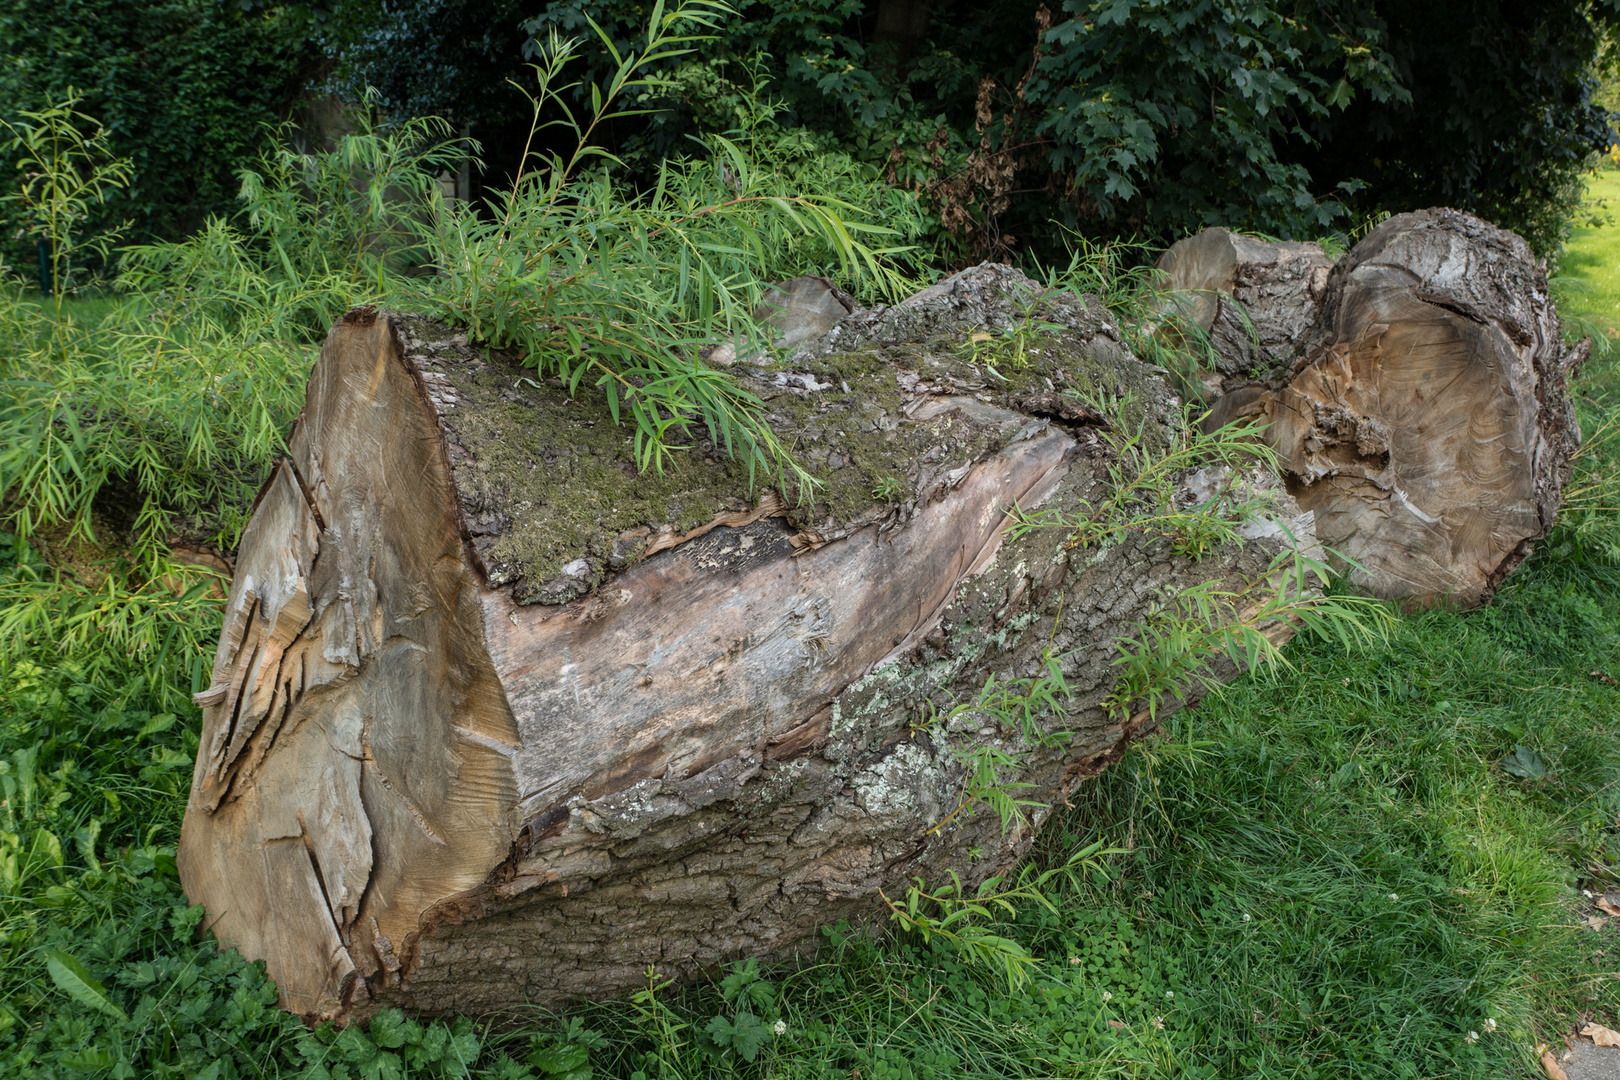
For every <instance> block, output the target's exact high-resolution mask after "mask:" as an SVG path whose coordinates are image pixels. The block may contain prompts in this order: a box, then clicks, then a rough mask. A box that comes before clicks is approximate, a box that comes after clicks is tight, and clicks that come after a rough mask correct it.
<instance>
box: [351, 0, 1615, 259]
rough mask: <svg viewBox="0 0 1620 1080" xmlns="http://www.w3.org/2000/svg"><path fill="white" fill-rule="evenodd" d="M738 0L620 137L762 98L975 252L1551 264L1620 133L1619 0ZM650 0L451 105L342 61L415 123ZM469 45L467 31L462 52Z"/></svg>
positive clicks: (629, 146)
mask: <svg viewBox="0 0 1620 1080" xmlns="http://www.w3.org/2000/svg"><path fill="white" fill-rule="evenodd" d="M375 2H376V3H378V4H381V5H382V7H383V8H384V9H386V10H387V11H388V12H389V13H390V14H389V18H390V19H391V20H393V22H392V23H391V24H390V25H394V26H398V27H414V28H415V29H414V30H412V31H411V33H412V34H415V35H416V37H412V38H411V40H417V39H418V38H420V37H421V36H422V35H430V34H431V33H432V32H433V29H434V27H435V26H445V25H450V26H452V28H453V26H454V25H458V24H455V23H453V22H451V23H446V21H445V13H446V11H447V10H448V8H447V5H454V6H455V9H456V10H457V11H462V10H468V11H470V10H471V7H472V6H474V5H478V6H479V10H480V11H482V10H483V9H484V8H491V9H493V8H497V7H499V8H501V11H502V12H504V14H503V15H501V18H502V19H512V18H514V17H515V13H516V10H517V9H510V10H509V9H507V8H504V7H501V5H502V4H503V3H504V2H505V0H375ZM733 6H734V8H735V14H734V15H733V16H732V17H730V18H728V19H726V20H725V21H724V23H723V24H722V25H721V26H720V27H719V31H718V34H717V35H716V37H715V38H714V39H713V40H712V41H710V42H708V43H706V44H705V45H704V46H703V47H702V49H701V50H700V51H699V52H698V53H697V54H696V55H694V56H688V57H682V58H679V59H678V60H677V59H672V60H671V61H670V62H669V63H668V64H667V65H665V66H664V69H663V70H662V72H660V74H661V75H662V76H663V82H662V84H661V85H660V86H659V87H657V88H655V89H650V90H648V91H647V92H646V94H645V95H644V98H645V100H644V101H643V102H642V104H643V105H644V107H647V108H649V109H651V110H652V111H651V112H650V113H649V114H648V115H647V116H645V117H639V118H637V119H636V120H635V121H634V122H631V123H621V124H619V125H617V126H615V127H614V128H612V129H610V130H608V131H606V132H604V133H603V137H604V138H605V139H606V140H607V141H609V142H611V143H612V144H613V145H614V146H615V147H616V148H617V149H618V150H619V151H620V152H621V155H622V156H623V157H624V158H625V160H626V161H627V162H628V163H629V164H630V165H631V166H632V167H637V168H641V169H650V167H651V162H652V161H653V160H655V159H657V158H658V157H661V156H664V155H667V154H678V153H680V152H682V148H683V147H684V146H686V145H689V144H688V143H686V141H685V137H686V136H688V135H698V136H702V135H704V134H707V133H712V132H724V131H726V130H730V129H735V128H736V127H737V126H738V125H739V124H745V123H746V122H747V120H748V117H749V114H750V110H751V108H752V107H753V104H752V103H753V102H755V101H756V100H757V99H758V98H759V97H760V96H761V94H763V95H764V96H766V97H768V98H769V99H771V100H772V101H773V102H775V103H776V104H778V105H780V107H781V108H782V110H783V116H782V120H783V122H784V124H786V125H787V126H789V127H798V128H800V129H801V130H803V131H804V132H806V133H807V134H808V135H809V137H811V138H814V139H817V140H822V141H823V144H824V145H837V146H839V147H840V148H843V149H846V150H847V151H849V152H850V153H852V154H854V155H855V156H856V157H857V158H858V159H861V160H863V161H865V162H867V163H869V164H872V165H875V166H877V167H879V168H882V169H883V170H885V172H886V174H887V176H888V178H889V179H890V181H891V182H893V183H896V184H899V185H902V186H906V187H910V188H912V189H914V190H917V191H919V192H922V193H924V194H925V195H926V196H928V198H929V199H930V201H931V204H932V206H933V210H934V213H935V214H936V216H937V218H938V221H939V225H938V226H937V229H938V230H939V232H940V233H941V234H942V236H947V237H950V238H954V241H955V244H956V245H957V250H958V254H961V255H971V256H983V255H998V256H1006V255H1008V254H1010V253H1012V252H1013V251H1015V250H1029V249H1033V250H1034V252H1035V253H1036V254H1038V255H1049V254H1051V252H1050V251H1049V250H1047V249H1050V248H1052V247H1055V246H1056V245H1055V244H1054V243H1053V242H1052V238H1053V234H1052V231H1051V230H1050V228H1049V227H1048V224H1047V223H1048V221H1049V220H1051V219H1054V218H1056V219H1057V220H1058V221H1059V222H1060V223H1061V224H1063V225H1065V226H1068V227H1070V228H1074V229H1077V230H1079V231H1081V232H1083V233H1085V234H1087V235H1090V236H1092V237H1109V236H1125V235H1136V236H1138V237H1144V238H1149V239H1153V240H1159V241H1164V240H1170V239H1174V238H1175V237H1176V236H1178V235H1180V234H1183V233H1185V232H1187V231H1190V230H1193V229H1197V228H1200V227H1202V226H1204V225H1208V224H1224V225H1230V226H1233V227H1236V228H1243V229H1250V230H1255V231H1260V232H1264V233H1271V234H1277V235H1284V236H1291V237H1315V236H1319V235H1322V234H1324V233H1327V232H1331V231H1334V230H1347V229H1349V228H1350V227H1352V226H1353V225H1354V224H1355V223H1356V221H1357V220H1359V219H1360V218H1362V217H1364V216H1366V215H1368V214H1371V213H1374V212H1377V211H1400V210H1405V209H1412V208H1416V207H1419V206H1426V205H1433V204H1438V203H1444V204H1449V205H1454V206H1459V207H1461V208H1464V209H1468V210H1472V211H1475V212H1477V213H1480V214H1482V215H1484V216H1486V217H1488V218H1491V219H1492V220H1495V221H1497V222H1499V223H1501V224H1503V225H1506V226H1509V227H1511V228H1514V229H1517V230H1519V231H1521V232H1523V233H1525V234H1526V235H1527V236H1528V237H1529V239H1530V240H1531V241H1532V243H1533V244H1534V245H1535V246H1536V247H1537V248H1538V249H1540V250H1542V251H1543V252H1551V251H1553V250H1555V249H1556V248H1557V247H1558V245H1559V244H1560V242H1561V238H1562V235H1563V232H1562V230H1563V229H1564V227H1565V222H1567V220H1568V219H1569V217H1570V215H1571V213H1572V212H1573V208H1574V204H1573V202H1572V199H1573V197H1574V195H1573V193H1574V191H1575V188H1574V182H1575V178H1576V177H1577V175H1578V173H1579V171H1580V170H1581V168H1582V167H1583V164H1584V162H1585V161H1586V159H1587V158H1588V156H1589V155H1590V154H1591V153H1592V152H1593V151H1594V150H1597V149H1600V148H1604V147H1606V146H1607V145H1608V144H1609V143H1610V142H1611V141H1613V138H1614V136H1613V133H1612V131H1611V130H1610V118H1609V114H1608V113H1607V112H1606V111H1605V110H1604V109H1602V108H1601V107H1600V106H1598V105H1597V104H1595V103H1594V101H1593V99H1592V94H1593V92H1594V90H1595V89H1596V84H1595V81H1594V75H1593V72H1594V69H1595V67H1596V66H1597V65H1598V64H1599V61H1600V59H1601V56H1600V48H1599V46H1600V42H1601V41H1602V40H1603V39H1604V38H1605V36H1606V35H1607V34H1609V33H1610V32H1611V31H1612V30H1613V29H1614V28H1615V27H1616V26H1620V3H1616V2H1615V0H1598V2H1594V0H1552V2H1550V3H1537V4H1531V3H1526V2H1520V0H1442V2H1440V3H1438V4H1435V5H1403V4H1396V3H1392V2H1389V0H1064V2H1063V3H1062V4H1061V5H1060V6H1058V5H1053V6H1051V7H1048V6H1047V5H1046V4H1045V3H1042V2H1041V0H993V2H991V3H987V4H975V5H969V4H966V3H964V2H962V0H934V2H933V3H927V2H926V0H799V2H796V3H793V4H771V3H765V2H763V0H737V2H736V3H735V4H734V5H733ZM644 8H645V5H644V4H639V3H633V2H630V0H613V2H608V3H601V2H587V0H551V2H550V3H548V4H547V5H546V6H545V8H544V10H543V11H541V12H539V13H538V14H536V15H534V16H533V17H532V18H529V19H528V20H527V21H526V22H525V23H524V24H523V26H524V29H525V30H526V31H527V33H528V34H529V35H530V40H529V44H528V45H527V46H525V47H524V48H517V47H515V46H514V45H513V44H512V42H514V41H515V40H516V37H515V36H511V35H509V36H507V37H506V38H504V39H503V40H505V41H506V42H507V44H506V45H505V46H503V50H504V51H502V52H501V53H500V55H499V56H498V57H497V56H495V55H493V54H488V55H487V56H485V60H486V62H484V63H481V64H478V65H473V64H460V65H459V66H458V67H457V68H456V71H457V78H458V79H459V80H460V82H458V83H457V84H456V86H455V88H454V91H453V92H451V91H449V90H443V91H440V90H435V89H434V87H435V86H436V85H438V82H439V81H442V79H441V71H440V68H439V67H436V66H434V65H435V64H441V62H440V61H434V62H433V63H431V64H429V65H428V66H427V68H426V69H424V70H422V71H419V72H418V71H410V70H406V69H404V68H403V67H402V66H401V65H400V64H399V63H398V62H397V61H396V62H392V63H393V66H392V67H387V68H384V67H381V66H378V64H377V63H376V62H375V61H374V60H372V59H370V58H371V57H372V56H373V55H374V50H373V49H372V46H371V45H370V44H367V42H374V41H375V40H376V35H375V33H373V34H372V37H370V38H364V39H356V40H355V41H354V42H353V43H351V44H345V41H344V39H343V35H342V34H338V35H335V36H334V37H333V39H332V41H331V45H332V47H333V48H334V49H335V50H336V55H338V57H339V59H340V66H343V67H344V70H346V71H348V72H349V73H350V77H351V80H353V81H355V82H356V83H357V84H358V83H359V82H365V81H377V80H376V79H373V78H372V75H377V76H379V77H381V76H384V75H386V76H388V77H389V78H394V79H395V80H396V83H397V85H396V84H395V83H391V84H390V85H394V86H395V90H394V91H393V95H392V100H395V101H397V102H399V103H400V104H401V105H402V106H403V107H406V108H408V109H416V110H421V109H426V108H427V107H428V106H429V105H430V104H433V103H434V102H435V101H437V102H438V103H439V107H440V108H444V107H447V106H450V105H453V104H454V103H455V102H459V101H471V100H473V99H474V97H475V93H474V91H475V90H477V89H478V88H480V87H483V88H486V89H487V88H491V87H497V86H498V85H499V84H500V83H501V81H502V80H503V79H504V78H506V77H508V76H510V75H512V74H513V73H514V72H515V71H517V70H518V69H520V68H521V66H522V63H523V55H521V54H523V53H524V50H525V49H527V51H528V53H530V54H532V53H533V52H534V51H535V43H536V42H537V41H539V40H541V39H543V38H544V36H545V35H546V34H547V33H549V32H551V31H553V30H556V31H559V32H561V33H563V34H566V35H574V36H582V37H586V38H594V34H593V33H592V30H591V26H592V24H593V23H594V24H595V25H597V26H600V27H601V28H602V29H603V30H604V31H605V32H606V34H607V36H608V38H609V39H611V40H612V41H614V42H615V43H616V44H617V46H618V47H619V49H620V51H621V52H622V50H623V48H624V47H625V45H626V44H627V43H628V42H629V41H630V40H631V39H632V38H633V36H634V34H635V32H636V30H637V28H638V27H639V26H640V25H642V22H643V19H644V16H645V12H644V10H643V9H644ZM907 27H909V28H910V29H909V30H907V29H906V28H907ZM897 28H898V29H897ZM390 32H393V31H390ZM502 32H503V33H505V31H504V30H503V31H502ZM454 33H455V31H454V30H453V29H452V30H451V31H450V36H451V38H453V37H454ZM406 36H410V35H406ZM401 40H404V39H403V38H402V39H401ZM477 40H483V39H481V38H480V39H477ZM470 47H471V46H469V45H468V44H467V43H466V42H465V41H463V42H461V43H460V44H457V43H456V42H455V41H454V40H450V41H448V42H447V52H446V53H445V54H444V55H449V56H452V57H453V56H456V55H459V54H458V53H457V52H456V50H457V49H463V48H470ZM368 50H371V51H368ZM481 55H483V54H481ZM582 67H583V68H584V72H583V73H584V74H585V76H586V78H587V81H588V80H589V78H590V77H591V76H593V75H600V73H601V72H603V71H605V70H607V69H608V68H609V67H611V56H610V54H609V50H608V49H607V48H606V47H605V46H604V45H601V44H599V43H597V42H595V41H589V42H588V43H587V47H586V49H585V53H584V59H583V62H582ZM399 80H403V81H402V82H401V81H399ZM478 92H479V93H483V91H482V90H479V91H478ZM478 100H479V101H481V102H484V103H485V104H486V105H487V106H488V109H487V111H486V112H485V113H484V114H483V116H484V120H483V122H484V123H485V124H489V125H493V124H494V122H495V120H496V117H497V114H500V113H501V111H502V110H503V109H510V110H513V111H514V113H515V112H517V111H519V110H520V109H521V105H522V102H521V100H520V99H519V98H518V97H517V95H515V94H511V95H509V96H508V97H507V98H505V101H506V104H504V105H503V104H501V101H502V98H501V95H500V94H497V93H493V92H490V93H488V94H485V95H484V96H483V97H479V98H478ZM487 130H493V127H490V128H488V129H487ZM487 142H488V139H487V138H486V143H487Z"/></svg>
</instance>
